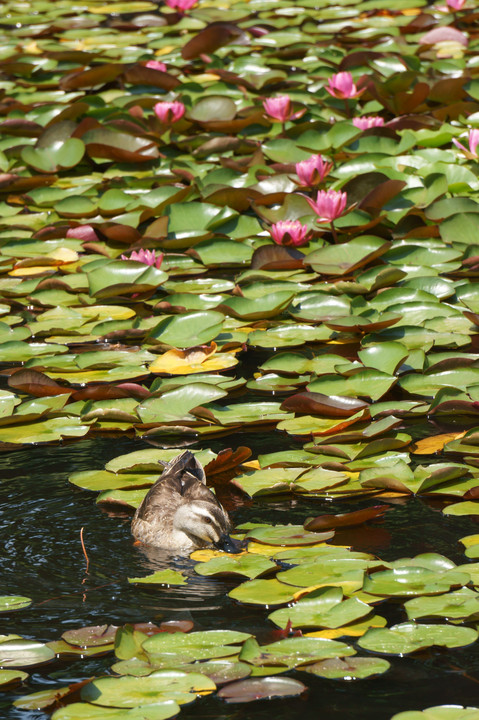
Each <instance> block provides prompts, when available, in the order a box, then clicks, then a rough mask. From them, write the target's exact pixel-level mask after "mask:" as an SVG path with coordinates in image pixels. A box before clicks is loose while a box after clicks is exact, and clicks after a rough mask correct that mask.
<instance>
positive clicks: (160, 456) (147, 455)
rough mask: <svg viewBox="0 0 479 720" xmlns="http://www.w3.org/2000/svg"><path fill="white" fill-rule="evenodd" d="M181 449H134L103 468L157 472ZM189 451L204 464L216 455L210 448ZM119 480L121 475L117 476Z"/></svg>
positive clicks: (118, 470) (120, 472) (124, 471)
mask: <svg viewBox="0 0 479 720" xmlns="http://www.w3.org/2000/svg"><path fill="white" fill-rule="evenodd" d="M182 451H183V448H171V449H164V450H163V449H161V450H160V449H158V448H148V449H145V450H135V452H131V453H127V454H126V455H118V456H117V457H116V458H113V459H112V460H109V461H108V462H107V463H106V465H105V470H106V471H107V472H111V473H118V474H119V475H121V474H123V473H130V472H135V473H136V472H138V473H158V475H157V476H159V475H160V474H161V472H162V468H163V465H162V463H166V462H169V461H170V460H173V458H175V457H176V456H177V455H180V453H181V452H182ZM191 452H192V453H193V455H194V456H195V457H196V458H197V459H198V461H199V462H200V463H201V464H202V465H203V466H204V465H207V464H208V463H209V462H210V461H211V460H213V459H214V458H215V457H216V454H215V453H214V452H213V451H212V450H195V449H192V450H191ZM119 480H121V477H120V478H119Z"/></svg>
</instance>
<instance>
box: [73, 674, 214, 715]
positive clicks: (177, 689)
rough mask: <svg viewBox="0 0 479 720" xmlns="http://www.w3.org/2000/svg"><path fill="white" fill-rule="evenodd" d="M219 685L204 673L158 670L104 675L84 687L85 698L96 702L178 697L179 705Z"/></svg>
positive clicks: (125, 704)
mask: <svg viewBox="0 0 479 720" xmlns="http://www.w3.org/2000/svg"><path fill="white" fill-rule="evenodd" d="M214 690H216V685H215V684H214V682H212V681H211V680H210V679H209V678H207V677H206V676H205V675H201V674H200V673H183V672H177V671H175V670H158V671H156V672H153V673H151V675H148V676H146V677H139V678H134V677H128V676H127V675H124V676H122V677H118V678H112V677H104V678H99V679H98V680H93V681H91V682H90V683H89V684H88V685H85V686H84V687H83V688H82V691H81V698H82V700H85V701H87V702H91V703H93V704H94V705H103V706H106V707H116V708H118V707H121V708H134V707H137V706H138V705H150V704H155V703H157V702H159V701H162V700H175V702H177V703H178V704H179V705H182V704H184V703H188V702H192V701H193V700H194V699H195V698H196V695H197V694H198V693H200V694H202V695H207V694H209V693H211V692H213V691H214Z"/></svg>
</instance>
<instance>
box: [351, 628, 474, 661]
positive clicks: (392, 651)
mask: <svg viewBox="0 0 479 720" xmlns="http://www.w3.org/2000/svg"><path fill="white" fill-rule="evenodd" d="M477 636H478V634H477V632H476V630H473V629H472V628H469V627H460V626H455V625H417V624H416V623H402V624H401V625H394V626H393V627H391V628H371V629H370V630H368V631H367V633H366V634H365V635H363V636H362V637H361V638H359V640H358V645H359V647H361V648H364V650H369V651H370V652H377V653H384V654H387V655H403V654H406V653H410V652H415V651H416V650H422V649H423V648H426V647H431V646H432V645H439V646H442V647H448V648H454V647H463V646H464V645H470V644H471V643H473V642H475V641H476V640H477Z"/></svg>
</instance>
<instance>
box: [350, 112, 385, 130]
mask: <svg viewBox="0 0 479 720" xmlns="http://www.w3.org/2000/svg"><path fill="white" fill-rule="evenodd" d="M353 125H354V126H355V127H357V128H359V130H369V128H373V127H382V126H383V125H384V119H383V118H382V117H380V116H379V115H369V117H366V116H363V117H357V118H353Z"/></svg>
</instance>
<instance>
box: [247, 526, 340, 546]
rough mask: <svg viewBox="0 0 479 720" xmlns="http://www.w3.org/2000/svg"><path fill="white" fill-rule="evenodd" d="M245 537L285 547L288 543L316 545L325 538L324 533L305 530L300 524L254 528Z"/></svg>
mask: <svg viewBox="0 0 479 720" xmlns="http://www.w3.org/2000/svg"><path fill="white" fill-rule="evenodd" d="M328 537H329V534H328ZM246 539H248V540H254V541H255V542H260V543H265V544H266V545H280V546H282V547H287V546H288V545H295V546H298V545H316V544H317V543H319V542H322V541H323V540H325V539H326V538H325V537H324V533H314V532H307V531H305V530H304V528H303V527H302V525H278V526H276V527H272V526H268V527H259V528H254V529H253V530H250V531H249V532H248V533H247V534H246Z"/></svg>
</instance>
